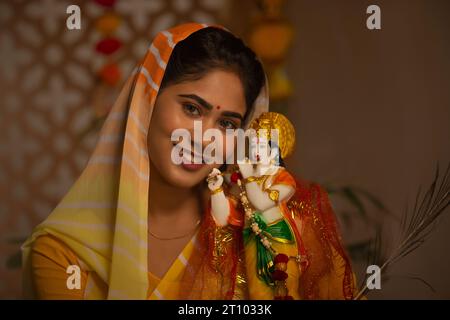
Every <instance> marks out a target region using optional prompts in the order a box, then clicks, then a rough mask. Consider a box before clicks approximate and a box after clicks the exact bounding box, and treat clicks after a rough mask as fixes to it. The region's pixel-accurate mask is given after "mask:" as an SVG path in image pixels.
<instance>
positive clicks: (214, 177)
mask: <svg viewBox="0 0 450 320" xmlns="http://www.w3.org/2000/svg"><path fill="white" fill-rule="evenodd" d="M207 181H208V188H209V190H211V191H214V190H216V189H218V188H220V187H221V186H222V184H223V177H222V175H221V172H220V170H219V169H217V168H214V169H212V170H211V173H210V174H209V175H208V179H207Z"/></svg>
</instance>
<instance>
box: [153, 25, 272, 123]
mask: <svg viewBox="0 0 450 320" xmlns="http://www.w3.org/2000/svg"><path fill="white" fill-rule="evenodd" d="M212 69H222V70H229V71H232V72H234V73H235V74H236V75H238V76H239V78H240V80H241V82H242V85H243V88H244V94H245V102H246V107H247V111H246V116H247V115H248V114H249V111H250V110H251V107H252V106H253V103H254V102H255V100H256V98H257V97H258V94H259V92H260V90H261V88H262V87H263V85H264V82H265V75H264V70H263V67H262V64H261V62H260V61H259V60H258V59H257V57H256V54H255V53H254V52H253V51H252V50H251V49H250V48H249V47H247V46H246V45H245V44H244V42H243V41H242V40H241V39H239V38H237V37H236V36H234V35H233V34H232V33H230V32H228V31H226V30H223V29H220V28H217V27H207V28H203V29H200V30H198V31H196V32H194V33H193V34H191V35H190V36H189V37H187V38H186V39H184V40H183V41H181V42H179V43H178V44H177V45H176V46H175V48H174V50H173V52H172V54H171V56H170V59H169V62H168V64H167V67H166V71H165V73H164V78H163V80H162V83H161V86H160V88H161V89H160V90H163V89H164V88H165V87H167V86H168V85H172V84H177V83H180V82H184V81H189V80H198V79H200V78H202V77H203V76H204V75H205V74H206V73H208V72H209V71H211V70H212ZM244 119H246V117H244Z"/></svg>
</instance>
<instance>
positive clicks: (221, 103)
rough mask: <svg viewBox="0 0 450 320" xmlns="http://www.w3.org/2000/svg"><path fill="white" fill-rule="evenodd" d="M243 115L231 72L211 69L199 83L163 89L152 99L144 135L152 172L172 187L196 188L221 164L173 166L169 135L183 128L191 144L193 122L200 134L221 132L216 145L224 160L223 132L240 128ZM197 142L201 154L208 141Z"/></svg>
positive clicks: (242, 99) (240, 94)
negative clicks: (200, 146) (209, 130)
mask: <svg viewBox="0 0 450 320" xmlns="http://www.w3.org/2000/svg"><path fill="white" fill-rule="evenodd" d="M245 112H246V104H245V95H244V89H243V86H242V83H241V81H240V79H239V77H238V76H237V75H236V74H234V73H232V72H229V71H223V70H212V71H210V72H208V73H207V74H206V75H205V76H203V77H202V78H201V79H199V80H194V81H186V82H182V83H178V84H174V85H169V86H167V87H166V88H164V90H163V91H161V92H160V93H159V94H158V97H157V99H156V102H155V107H154V110H153V114H152V118H151V123H150V131H149V134H148V148H149V157H150V161H151V162H152V165H153V167H154V169H156V170H158V172H159V174H160V175H161V177H162V178H163V179H164V180H165V181H166V182H167V183H169V184H171V185H173V186H177V187H182V188H191V187H194V186H196V185H198V184H199V183H200V182H202V181H203V180H204V179H205V178H206V177H207V176H208V174H209V173H210V171H211V170H212V169H213V168H219V167H220V166H221V164H218V163H214V164H204V163H202V164H199V165H189V164H183V163H182V164H175V163H174V161H172V158H171V155H172V149H173V148H174V146H175V145H176V144H177V143H178V142H174V141H172V140H171V136H172V133H173V132H174V130H176V129H186V130H188V131H189V132H190V135H191V138H192V141H194V121H201V123H202V135H203V132H205V131H206V130H207V129H212V128H214V129H218V130H221V132H222V139H221V141H218V144H217V145H219V146H220V148H221V149H222V150H223V153H222V154H223V155H224V157H226V156H227V154H226V152H225V148H226V146H225V137H226V132H225V130H227V129H237V128H240V127H241V125H242V122H243V118H244V115H245ZM201 143H202V147H203V148H202V151H203V150H204V148H205V147H206V146H207V145H208V144H209V143H211V142H210V141H203V139H202V142H201ZM224 159H225V158H224ZM223 161H224V160H223Z"/></svg>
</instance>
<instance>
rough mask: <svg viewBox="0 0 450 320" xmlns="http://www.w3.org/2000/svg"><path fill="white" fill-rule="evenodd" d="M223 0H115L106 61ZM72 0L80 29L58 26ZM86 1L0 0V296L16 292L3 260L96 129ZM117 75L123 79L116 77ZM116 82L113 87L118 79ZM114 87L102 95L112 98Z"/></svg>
mask: <svg viewBox="0 0 450 320" xmlns="http://www.w3.org/2000/svg"><path fill="white" fill-rule="evenodd" d="M229 2H230V1H229V0H202V1H200V0H197V1H195V0H178V1H175V0H173V1H163V0H126V1H125V0H118V1H117V3H116V5H115V12H116V13H118V14H119V15H120V16H121V18H122V23H121V25H120V27H119V29H118V30H117V33H116V34H117V37H118V38H120V39H121V41H122V42H123V47H122V49H120V52H119V53H118V56H117V57H116V61H119V65H120V67H121V69H122V71H123V74H124V78H126V76H127V75H128V74H129V73H130V72H131V70H132V69H133V68H134V66H135V64H136V63H137V62H138V60H139V59H140V58H142V57H143V55H144V52H145V50H146V49H147V48H148V46H149V44H150V41H151V40H152V39H153V36H154V35H155V34H156V32H158V31H159V30H162V29H166V28H168V27H170V26H172V25H175V24H178V23H181V22H185V21H198V22H203V23H208V22H219V23H222V19H223V15H224V12H226V11H227V10H229ZM69 4H78V5H79V6H80V8H81V22H82V28H81V30H72V31H69V30H67V28H66V18H67V17H68V15H67V14H66V8H67V6H68V5H69ZM104 12H105V8H103V7H101V6H99V5H98V4H96V3H95V2H94V1H64V0H29V1H6V0H0V30H1V33H0V101H1V102H0V130H1V132H0V298H14V297H19V296H20V278H19V276H20V271H19V270H9V269H7V268H6V267H5V261H6V258H7V257H8V256H10V255H11V254H12V253H13V252H15V251H16V250H17V248H18V246H17V245H11V244H8V243H7V242H6V240H7V239H8V238H10V237H17V236H18V237H20V236H26V235H28V234H29V233H30V231H31V230H32V228H33V227H34V226H35V225H36V224H37V223H39V222H40V221H42V220H43V219H44V218H45V217H46V216H47V215H48V214H49V213H50V211H51V210H52V208H53V207H54V206H55V205H56V204H57V203H58V201H59V199H60V198H61V197H62V196H63V195H64V194H65V193H66V192H67V190H68V188H69V187H70V186H71V184H72V183H73V181H74V180H75V179H76V178H77V176H78V175H79V173H80V172H81V170H82V169H83V167H84V166H85V164H86V161H87V159H88V156H89V154H90V152H91V150H92V148H93V146H94V144H95V141H96V131H92V132H91V133H89V134H88V135H87V136H84V137H82V136H81V133H82V132H83V131H85V130H86V127H87V126H88V124H89V123H91V121H92V120H93V118H94V117H95V114H96V113H95V110H94V109H93V107H92V100H93V97H94V94H95V90H96V88H97V86H98V80H97V77H96V71H97V70H98V69H99V68H100V66H101V65H102V64H103V63H104V62H105V61H104V58H103V57H102V56H100V55H99V54H98V53H96V52H95V49H94V47H95V44H96V42H97V41H98V40H99V39H100V37H101V35H100V34H99V33H98V32H97V31H96V30H95V28H94V26H93V22H94V21H95V19H97V18H98V17H99V16H100V15H102V14H103V13H104ZM122 81H123V80H122ZM119 87H120V86H119ZM117 91H118V89H115V90H113V91H112V92H111V94H110V95H109V96H112V97H114V96H115V95H116V94H117Z"/></svg>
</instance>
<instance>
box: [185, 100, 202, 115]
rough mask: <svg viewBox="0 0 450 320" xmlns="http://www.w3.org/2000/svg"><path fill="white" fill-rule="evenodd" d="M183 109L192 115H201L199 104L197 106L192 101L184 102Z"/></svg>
mask: <svg viewBox="0 0 450 320" xmlns="http://www.w3.org/2000/svg"><path fill="white" fill-rule="evenodd" d="M183 110H184V111H185V112H186V113H187V114H189V115H192V116H199V115H200V109H199V108H198V107H197V106H195V105H193V104H191V103H186V104H183Z"/></svg>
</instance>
